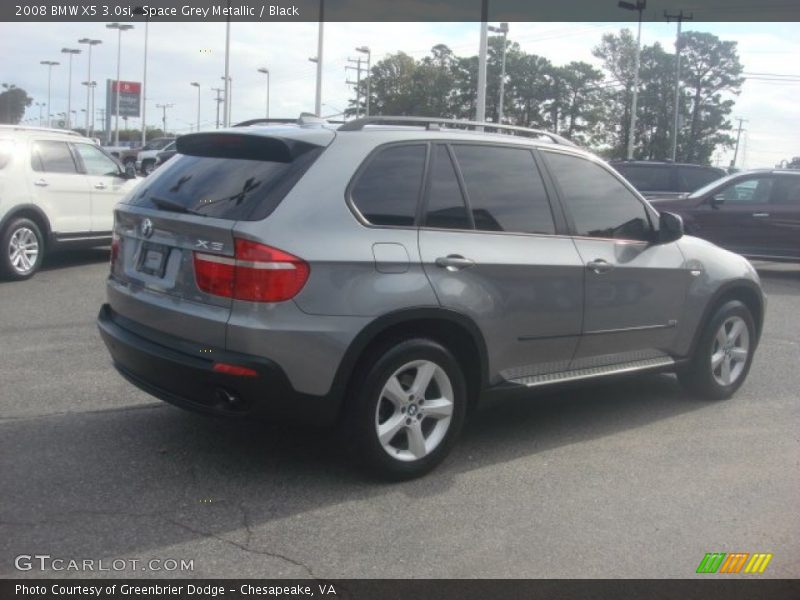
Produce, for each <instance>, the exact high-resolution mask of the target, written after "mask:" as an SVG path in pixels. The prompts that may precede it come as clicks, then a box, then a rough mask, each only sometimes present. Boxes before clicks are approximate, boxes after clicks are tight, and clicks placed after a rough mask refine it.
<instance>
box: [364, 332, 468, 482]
mask: <svg viewBox="0 0 800 600" xmlns="http://www.w3.org/2000/svg"><path fill="white" fill-rule="evenodd" d="M362 375H363V379H362V380H361V385H360V386H359V389H357V390H356V392H355V393H356V403H355V406H354V409H355V413H354V414H353V420H354V426H355V431H354V432H353V434H354V436H355V441H356V447H355V449H356V452H357V453H358V458H359V459H361V461H362V462H363V463H364V464H365V465H366V466H367V468H368V469H370V470H371V471H372V472H373V473H376V474H378V475H380V476H382V477H385V478H388V479H395V480H400V479H411V478H414V477H419V476H420V475H423V474H425V473H427V472H428V471H430V470H431V469H433V468H434V467H435V466H436V465H438V464H439V463H440V462H441V461H442V460H443V459H444V458H445V456H447V454H448V453H449V452H450V450H451V448H452V446H453V444H454V442H455V440H456V438H457V437H458V434H459V433H460V431H461V427H462V425H463V422H464V416H465V412H466V405H467V402H466V400H467V389H466V382H465V379H464V374H463V372H462V369H461V366H460V365H459V363H458V361H457V360H456V359H455V357H454V356H453V355H452V354H451V353H450V351H449V350H447V349H446V348H445V347H444V346H442V345H441V344H439V343H437V342H435V341H433V340H428V339H409V340H404V341H401V342H399V343H397V344H396V345H392V346H388V347H387V348H384V349H383V351H380V352H379V353H378V354H377V359H376V360H374V362H372V364H371V365H370V366H369V367H368V370H367V372H366V373H364V374H362Z"/></svg>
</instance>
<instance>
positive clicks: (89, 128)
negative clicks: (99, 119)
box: [81, 81, 97, 137]
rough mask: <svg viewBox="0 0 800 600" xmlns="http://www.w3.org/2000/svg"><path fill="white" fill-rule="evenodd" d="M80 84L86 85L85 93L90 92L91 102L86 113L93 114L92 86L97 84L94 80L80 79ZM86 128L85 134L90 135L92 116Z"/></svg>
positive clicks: (92, 122) (92, 129) (92, 124)
mask: <svg viewBox="0 0 800 600" xmlns="http://www.w3.org/2000/svg"><path fill="white" fill-rule="evenodd" d="M81 85H85V86H86V93H87V94H91V102H90V103H89V110H88V111H87V113H89V114H91V115H94V88H95V87H96V86H97V82H96V81H81ZM87 127H88V129H87V130H86V135H87V136H89V137H91V133H92V132H93V131H94V118H92V119H89V125H88V126H87Z"/></svg>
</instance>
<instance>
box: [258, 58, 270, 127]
mask: <svg viewBox="0 0 800 600" xmlns="http://www.w3.org/2000/svg"><path fill="white" fill-rule="evenodd" d="M258 72H259V73H263V74H264V75H266V76H267V119H269V69H266V68H264V67H261V68H259V69H258Z"/></svg>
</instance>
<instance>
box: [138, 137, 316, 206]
mask: <svg viewBox="0 0 800 600" xmlns="http://www.w3.org/2000/svg"><path fill="white" fill-rule="evenodd" d="M321 151H322V150H321V149H315V150H309V151H307V152H305V153H303V154H301V155H300V156H299V157H297V158H295V159H294V161H292V162H271V161H267V160H249V159H243V158H215V157H207V156H189V155H183V154H178V155H176V156H175V158H174V159H173V160H171V161H170V162H169V163H167V164H165V165H164V166H163V167H161V168H160V169H157V170H156V171H154V172H153V174H152V175H150V176H149V177H147V179H145V180H144V182H143V183H142V184H140V186H139V188H137V189H138V193H137V194H136V195H135V196H134V197H133V198H132V200H131V204H135V205H141V206H147V207H148V208H161V209H163V210H169V209H168V208H165V207H166V206H167V204H171V205H175V206H177V207H183V208H184V209H186V210H187V211H188V212H196V213H199V214H202V215H206V216H209V217H218V218H222V219H235V220H244V221H255V220H259V219H263V218H265V217H266V216H268V215H269V214H270V213H271V212H272V211H273V210H274V209H275V207H277V206H278V204H280V202H281V200H282V199H283V198H284V197H285V196H286V194H288V193H289V191H290V190H291V189H292V187H293V186H294V185H295V183H297V181H298V180H299V179H300V177H302V175H303V173H305V171H306V170H307V169H308V167H309V166H310V165H311V164H313V162H314V160H316V158H317V157H318V156H319V154H320V152H321ZM159 201H162V202H161V204H160V206H159Z"/></svg>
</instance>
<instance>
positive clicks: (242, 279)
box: [194, 239, 310, 302]
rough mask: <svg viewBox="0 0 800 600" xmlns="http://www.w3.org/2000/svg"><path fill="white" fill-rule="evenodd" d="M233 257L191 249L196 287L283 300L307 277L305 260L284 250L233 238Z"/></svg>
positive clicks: (223, 293) (247, 297)
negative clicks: (234, 252) (192, 251)
mask: <svg viewBox="0 0 800 600" xmlns="http://www.w3.org/2000/svg"><path fill="white" fill-rule="evenodd" d="M235 248H236V255H235V257H233V258H231V257H227V256H217V255H215V254H203V253H201V252H195V253H194V273H195V279H196V280H197V287H198V288H200V289H201V290H202V291H204V292H207V293H209V294H213V295H215V296H224V297H226V298H234V299H236V300H249V301H251V302H283V301H284V300H289V299H291V298H293V297H294V296H296V295H297V294H298V292H300V290H301V289H303V286H304V285H305V284H306V281H307V280H308V274H309V271H310V268H309V266H308V263H306V262H305V261H303V260H301V259H299V258H297V257H296V256H292V255H291V254H288V253H287V252H284V251H283V250H278V249H277V248H272V247H270V246H267V245H265V244H258V243H256V242H251V241H248V240H242V239H236V240H235Z"/></svg>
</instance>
